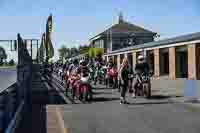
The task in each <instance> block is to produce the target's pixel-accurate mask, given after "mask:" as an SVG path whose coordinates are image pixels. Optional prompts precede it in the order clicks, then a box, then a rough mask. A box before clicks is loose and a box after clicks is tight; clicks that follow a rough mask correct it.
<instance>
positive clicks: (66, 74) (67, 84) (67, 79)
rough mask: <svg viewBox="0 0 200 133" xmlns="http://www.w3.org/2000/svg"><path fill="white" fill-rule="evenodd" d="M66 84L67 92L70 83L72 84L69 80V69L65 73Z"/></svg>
mask: <svg viewBox="0 0 200 133" xmlns="http://www.w3.org/2000/svg"><path fill="white" fill-rule="evenodd" d="M64 84H65V86H66V92H67V90H68V88H69V84H70V82H69V71H65V73H64Z"/></svg>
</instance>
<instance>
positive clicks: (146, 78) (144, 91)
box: [135, 73, 152, 98]
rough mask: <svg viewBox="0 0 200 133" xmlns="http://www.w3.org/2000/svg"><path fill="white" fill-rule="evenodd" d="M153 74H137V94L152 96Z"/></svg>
mask: <svg viewBox="0 0 200 133" xmlns="http://www.w3.org/2000/svg"><path fill="white" fill-rule="evenodd" d="M151 75H152V74H151V73H142V74H137V76H136V78H138V81H139V83H138V85H137V87H136V90H135V95H136V96H144V97H146V98H151V82H150V77H151Z"/></svg>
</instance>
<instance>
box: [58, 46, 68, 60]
mask: <svg viewBox="0 0 200 133" xmlns="http://www.w3.org/2000/svg"><path fill="white" fill-rule="evenodd" d="M58 52H59V60H60V61H61V62H62V63H63V61H64V58H65V55H66V53H67V52H68V48H67V47H65V46H64V45H63V46H62V47H61V48H60V49H58Z"/></svg>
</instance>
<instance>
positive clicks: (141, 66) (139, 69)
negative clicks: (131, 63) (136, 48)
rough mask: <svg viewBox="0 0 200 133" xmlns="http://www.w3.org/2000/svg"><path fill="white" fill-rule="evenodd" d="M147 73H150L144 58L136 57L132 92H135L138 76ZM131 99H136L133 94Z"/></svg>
mask: <svg viewBox="0 0 200 133" xmlns="http://www.w3.org/2000/svg"><path fill="white" fill-rule="evenodd" d="M149 71H150V68H149V64H148V63H147V62H146V60H145V58H144V56H142V55H140V56H138V63H137V64H136V65H135V74H136V77H135V78H134V80H133V88H134V90H136V87H137V85H138V83H139V81H138V74H141V73H149ZM133 97H136V96H135V93H133Z"/></svg>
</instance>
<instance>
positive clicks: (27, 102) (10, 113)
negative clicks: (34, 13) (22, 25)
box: [0, 34, 32, 133]
mask: <svg viewBox="0 0 200 133" xmlns="http://www.w3.org/2000/svg"><path fill="white" fill-rule="evenodd" d="M16 43H17V48H18V51H17V53H18V64H17V81H16V83H14V84H12V85H11V86H10V87H8V88H6V89H3V90H1V91H0V132H5V133H13V132H14V131H15V128H16V127H17V125H18V123H19V121H20V120H21V119H22V114H23V112H24V111H31V107H32V106H31V103H32V102H31V78H32V58H31V56H30V54H29V52H28V49H27V47H26V44H25V43H24V41H23V40H22V38H21V37H20V35H19V34H18V37H17V42H16ZM31 54H32V52H31Z"/></svg>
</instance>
